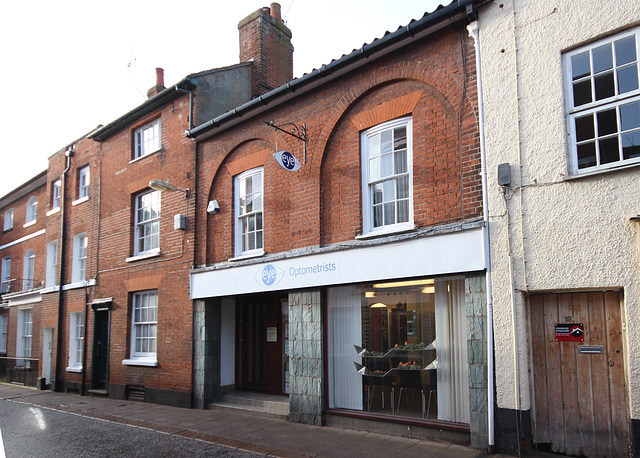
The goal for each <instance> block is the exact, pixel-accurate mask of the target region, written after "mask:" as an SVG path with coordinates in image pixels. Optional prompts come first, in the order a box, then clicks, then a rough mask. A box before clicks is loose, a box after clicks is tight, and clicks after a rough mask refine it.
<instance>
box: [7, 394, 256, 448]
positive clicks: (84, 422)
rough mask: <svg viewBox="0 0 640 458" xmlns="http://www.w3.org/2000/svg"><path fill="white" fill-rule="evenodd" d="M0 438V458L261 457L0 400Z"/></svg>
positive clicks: (200, 442) (205, 443)
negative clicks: (111, 457) (112, 457)
mask: <svg viewBox="0 0 640 458" xmlns="http://www.w3.org/2000/svg"><path fill="white" fill-rule="evenodd" d="M0 435H1V437H0V445H2V447H0V458H3V457H4V456H6V457H7V458H17V457H19V458H23V457H65V458H66V457H83V458H84V457H110V456H114V457H115V456H117V457H124V456H126V457H165V456H170V457H182V456H188V457H211V456H216V457H229V458H236V457H255V456H261V455H256V454H254V453H250V452H246V451H241V450H237V449H233V448H229V447H224V446H220V445H215V444H211V443H209V442H203V441H199V440H195V439H188V438H184V437H180V436H175V435H171V434H166V433H161V432H157V431H151V430H149V429H145V428H140V427H135V426H129V425H123V424H118V423H112V422H109V421H104V420H98V419H95V418H90V417H85V416H81V415H76V414H70V413H66V412H61V411H58V410H53V409H47V408H43V407H37V406H32V405H29V404H24V403H21V402H14V401H6V400H0ZM3 453H4V455H3Z"/></svg>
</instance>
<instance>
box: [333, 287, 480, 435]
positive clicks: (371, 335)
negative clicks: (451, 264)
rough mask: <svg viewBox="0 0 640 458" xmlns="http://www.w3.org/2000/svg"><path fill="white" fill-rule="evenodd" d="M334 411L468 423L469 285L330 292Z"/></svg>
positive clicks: (352, 288)
mask: <svg viewBox="0 0 640 458" xmlns="http://www.w3.org/2000/svg"><path fill="white" fill-rule="evenodd" d="M328 304H329V315H328V318H329V326H328V346H329V355H330V356H329V358H330V361H329V371H328V372H329V373H328V376H329V405H330V407H331V408H340V409H352V410H361V411H368V412H371V413H374V414H375V413H377V414H381V415H397V416H404V417H413V418H416V417H417V418H425V419H432V420H435V419H437V420H446V421H452V422H458V423H460V422H462V423H468V422H469V382H468V363H467V328H466V305H465V292H464V279H463V278H447V279H417V280H409V281H402V282H380V283H373V284H365V285H357V286H345V287H337V288H330V289H329V294H328Z"/></svg>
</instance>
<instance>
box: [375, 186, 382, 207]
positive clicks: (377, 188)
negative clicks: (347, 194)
mask: <svg viewBox="0 0 640 458" xmlns="http://www.w3.org/2000/svg"><path fill="white" fill-rule="evenodd" d="M382 198H383V193H382V183H376V184H375V185H374V186H373V204H374V205H376V204H379V203H382Z"/></svg>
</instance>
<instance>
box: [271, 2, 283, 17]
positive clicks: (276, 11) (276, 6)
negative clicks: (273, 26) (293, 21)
mask: <svg viewBox="0 0 640 458" xmlns="http://www.w3.org/2000/svg"><path fill="white" fill-rule="evenodd" d="M271 17H273V18H275V19H277V20H279V21H282V15H281V10H280V3H272V4H271Z"/></svg>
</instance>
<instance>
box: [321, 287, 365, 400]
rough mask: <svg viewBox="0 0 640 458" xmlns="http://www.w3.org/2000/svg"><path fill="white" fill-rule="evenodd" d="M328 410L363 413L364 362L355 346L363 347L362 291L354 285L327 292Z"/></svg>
mask: <svg viewBox="0 0 640 458" xmlns="http://www.w3.org/2000/svg"><path fill="white" fill-rule="evenodd" d="M327 299H328V305H329V312H328V321H329V323H328V326H327V328H328V330H327V333H328V350H329V374H328V376H329V407H330V408H335V409H354V410H362V375H361V374H359V373H358V372H357V371H356V368H355V366H354V364H353V363H354V361H355V362H357V363H360V364H361V363H362V358H361V357H360V356H359V355H358V354H357V353H356V350H355V348H354V347H353V346H354V345H359V346H360V345H362V318H361V315H362V312H361V298H360V292H359V291H358V290H357V289H356V288H354V287H353V286H342V287H338V288H329V291H328V297H327Z"/></svg>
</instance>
